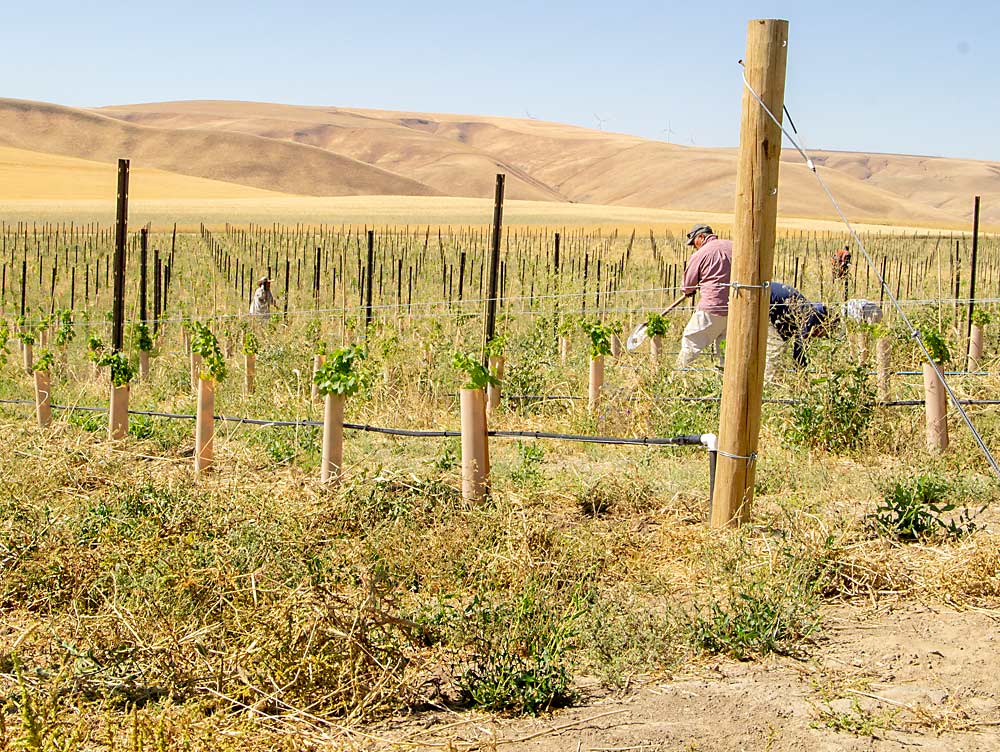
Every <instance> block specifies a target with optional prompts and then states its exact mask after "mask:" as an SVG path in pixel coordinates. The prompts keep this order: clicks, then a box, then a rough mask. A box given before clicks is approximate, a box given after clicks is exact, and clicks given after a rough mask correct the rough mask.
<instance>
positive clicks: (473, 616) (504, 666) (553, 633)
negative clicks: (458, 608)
mask: <svg viewBox="0 0 1000 752" xmlns="http://www.w3.org/2000/svg"><path fill="white" fill-rule="evenodd" d="M575 620H576V615H575V614H569V615H566V614H557V613H554V612H553V611H551V610H550V609H549V608H547V607H546V606H545V605H543V603H542V602H540V601H539V600H538V599H537V594H536V593H534V592H533V590H532V588H530V587H529V588H528V589H527V590H526V591H525V593H524V594H523V595H522V597H521V598H520V599H519V600H517V601H515V602H514V603H513V604H509V603H504V602H501V603H497V604H488V603H485V602H483V601H482V600H480V599H479V598H476V599H474V600H473V602H472V603H471V604H470V605H469V607H468V608H466V610H465V625H464V626H465V629H466V630H468V631H469V632H470V633H471V647H472V649H473V651H474V652H473V656H472V658H471V660H470V661H469V664H468V665H467V666H466V667H465V669H464V670H463V671H462V672H461V674H460V676H459V677H458V687H459V689H460V690H461V692H462V697H463V699H464V700H465V701H466V702H467V703H468V704H470V705H472V706H474V707H478V708H482V709H484V710H490V711H494V712H509V713H517V714H524V713H527V714H531V715H537V714H538V713H540V712H544V711H548V710H551V709H553V708H557V707H561V706H563V705H568V704H570V703H571V702H572V701H573V699H574V693H573V690H572V687H571V680H572V677H571V675H570V670H569V666H568V663H567V652H568V649H569V647H570V642H571V640H572V637H573V635H574V622H575Z"/></svg>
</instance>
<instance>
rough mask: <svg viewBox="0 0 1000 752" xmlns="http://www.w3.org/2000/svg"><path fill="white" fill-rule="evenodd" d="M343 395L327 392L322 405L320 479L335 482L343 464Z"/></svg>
mask: <svg viewBox="0 0 1000 752" xmlns="http://www.w3.org/2000/svg"><path fill="white" fill-rule="evenodd" d="M344 401H345V398H344V395H343V394H328V395H326V397H325V398H324V405H323V462H322V464H321V465H320V481H321V482H322V483H336V482H337V481H338V480H340V469H341V467H342V466H343V464H344Z"/></svg>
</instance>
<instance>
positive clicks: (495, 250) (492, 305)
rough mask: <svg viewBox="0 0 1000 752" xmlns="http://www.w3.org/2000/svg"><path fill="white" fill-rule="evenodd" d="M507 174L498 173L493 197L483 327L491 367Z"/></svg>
mask: <svg viewBox="0 0 1000 752" xmlns="http://www.w3.org/2000/svg"><path fill="white" fill-rule="evenodd" d="M505 180H506V175H504V174H503V173H497V182H496V192H495V195H494V199H493V232H492V235H491V236H490V266H489V270H490V273H489V278H488V285H489V286H488V288H487V293H486V321H485V324H484V329H483V363H484V364H485V365H486V366H487V367H489V360H488V356H487V354H486V348H487V347H488V346H489V344H490V342H491V341H492V340H493V336H494V334H495V333H496V318H497V279H498V276H499V273H500V238H501V236H502V234H503V193H504V181H505Z"/></svg>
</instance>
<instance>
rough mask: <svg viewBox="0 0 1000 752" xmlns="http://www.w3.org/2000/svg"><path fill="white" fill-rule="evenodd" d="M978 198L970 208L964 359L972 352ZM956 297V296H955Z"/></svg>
mask: <svg viewBox="0 0 1000 752" xmlns="http://www.w3.org/2000/svg"><path fill="white" fill-rule="evenodd" d="M979 198H980V197H979V196H976V199H975V202H974V203H973V207H972V258H971V259H970V260H969V313H968V319H967V322H966V327H965V337H966V340H965V341H966V343H967V344H968V347H967V349H966V353H965V354H966V358H967V359H968V358H969V356H970V355H971V350H972V317H973V309H974V307H975V305H976V257H977V255H978V253H979ZM956 297H957V296H956Z"/></svg>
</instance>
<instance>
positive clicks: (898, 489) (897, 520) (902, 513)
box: [868, 475, 977, 541]
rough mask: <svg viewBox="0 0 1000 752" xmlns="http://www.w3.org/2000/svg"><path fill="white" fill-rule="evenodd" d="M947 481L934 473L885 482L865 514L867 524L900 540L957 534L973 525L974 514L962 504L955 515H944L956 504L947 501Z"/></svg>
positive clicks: (967, 530)
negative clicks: (870, 510)
mask: <svg viewBox="0 0 1000 752" xmlns="http://www.w3.org/2000/svg"><path fill="white" fill-rule="evenodd" d="M952 490H953V489H952V488H951V486H950V484H949V483H948V481H946V480H945V479H944V478H941V477H940V476H937V475H919V476H917V477H916V478H913V479H908V480H903V481H894V482H892V483H890V484H888V485H886V486H885V488H884V489H883V493H882V501H881V503H879V505H878V507H876V509H875V512H874V513H872V514H871V515H869V517H868V522H869V524H870V526H871V527H872V528H873V529H874V530H875V531H876V532H878V533H879V534H881V535H884V536H886V537H888V538H894V539H896V540H900V541H916V540H921V539H923V538H928V537H932V536H934V535H939V536H943V537H946V538H959V537H961V536H963V535H966V534H968V533H971V532H973V531H975V530H976V529H977V525H976V523H975V521H974V519H973V518H974V515H972V514H970V512H969V509H968V508H964V509H963V510H962V511H961V512H960V513H959V514H958V517H957V519H956V518H951V519H948V518H947V517H946V516H945V515H947V514H948V513H949V512H953V511H955V509H956V505H955V504H954V503H952V502H949V501H948V497H949V495H950V493H951V492H952Z"/></svg>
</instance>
